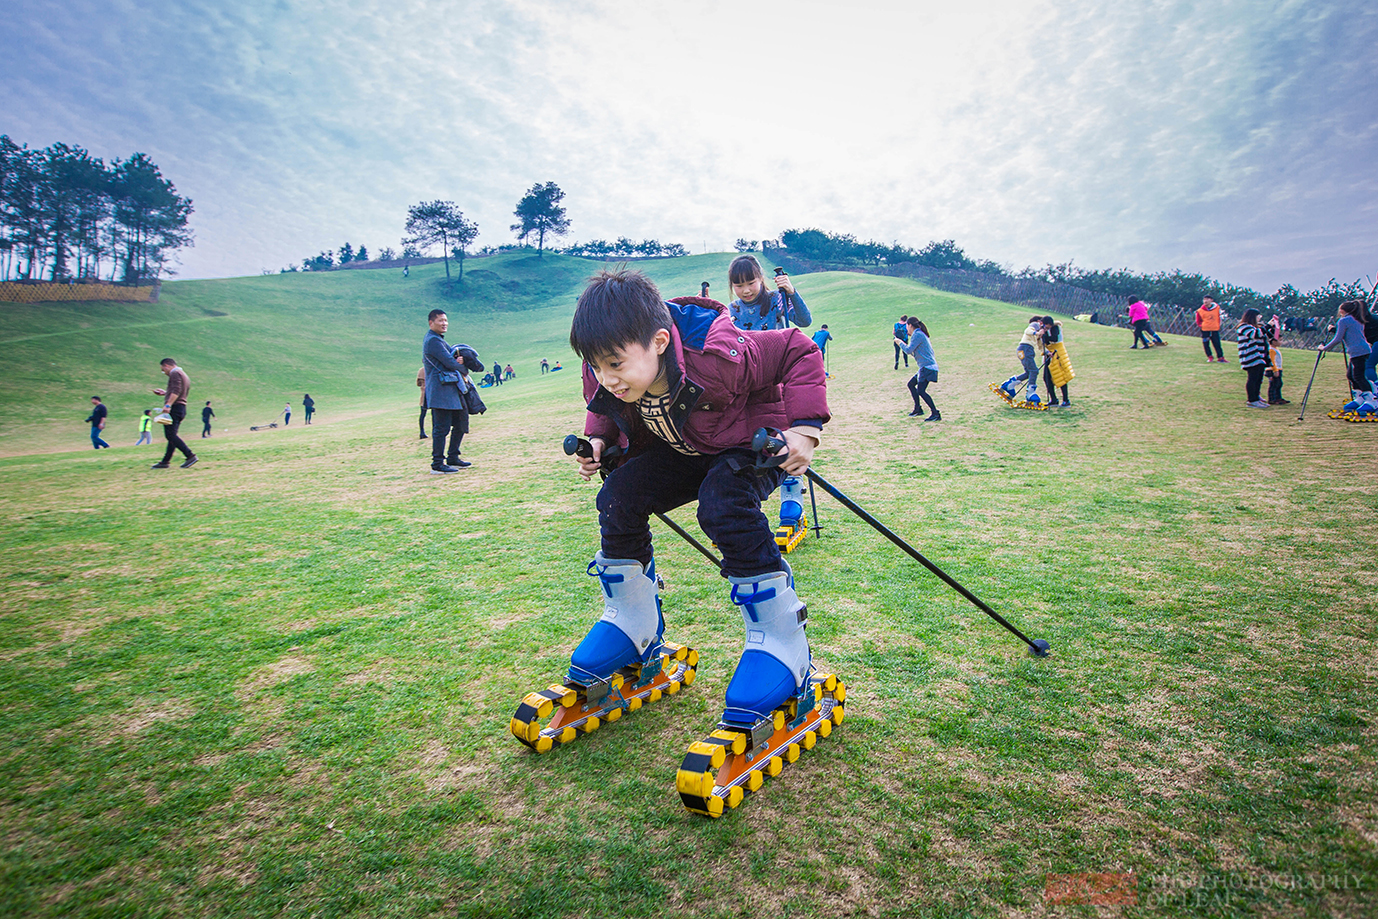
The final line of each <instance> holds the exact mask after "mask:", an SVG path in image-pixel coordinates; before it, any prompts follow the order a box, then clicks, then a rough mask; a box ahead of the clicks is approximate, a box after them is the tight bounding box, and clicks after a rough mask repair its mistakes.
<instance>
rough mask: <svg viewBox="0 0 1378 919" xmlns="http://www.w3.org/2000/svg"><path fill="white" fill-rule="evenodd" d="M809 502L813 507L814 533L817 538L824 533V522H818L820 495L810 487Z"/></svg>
mask: <svg viewBox="0 0 1378 919" xmlns="http://www.w3.org/2000/svg"><path fill="white" fill-rule="evenodd" d="M809 504H810V505H811V506H812V507H813V535H814V538H815V539H817V538H819V537H820V536H822V535H823V524H821V523H819V522H818V497H817V496H816V495H815V494H814V493H813V489H812V488H810V489H809Z"/></svg>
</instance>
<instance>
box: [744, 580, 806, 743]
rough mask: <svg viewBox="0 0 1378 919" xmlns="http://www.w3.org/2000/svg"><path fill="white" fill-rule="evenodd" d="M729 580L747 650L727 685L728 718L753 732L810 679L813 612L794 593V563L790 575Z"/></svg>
mask: <svg viewBox="0 0 1378 919" xmlns="http://www.w3.org/2000/svg"><path fill="white" fill-rule="evenodd" d="M781 563H782V564H784V562H783V560H781ZM728 580H729V581H731V582H732V602H733V603H735V604H737V605H738V606H740V607H741V608H742V621H743V622H744V623H745V625H746V648H745V650H743V651H742V657H741V660H739V661H738V662H737V669H736V670H735V671H734V672H733V674H732V680H731V681H730V682H729V683H728V684H727V707H726V709H725V710H724V711H723V717H722V720H723V724H725V725H733V726H741V727H743V728H750V727H751V726H752V725H754V724H756V723H757V722H759V721H761V720H762V719H768V718H770V717H771V713H772V712H774V711H775V709H776V708H777V707H778V706H780V705H782V704H784V703H785V702H786V701H787V700H788V699H790V698H791V697H792V696H795V695H798V693H799V691H800V689H801V687H803V686H804V683H805V680H806V679H807V678H808V674H809V664H810V661H811V657H810V654H809V640H808V638H807V637H806V636H805V634H804V627H805V625H806V624H807V622H808V608H807V607H806V606H805V605H804V604H803V602H802V601H800V599H799V597H798V595H797V594H795V592H794V576H793V574H792V573H791V572H790V570H789V566H788V565H786V566H785V570H784V571H772V572H770V573H769V574H763V575H757V576H756V577H752V578H728Z"/></svg>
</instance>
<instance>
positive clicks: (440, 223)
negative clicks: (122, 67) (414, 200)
mask: <svg viewBox="0 0 1378 919" xmlns="http://www.w3.org/2000/svg"><path fill="white" fill-rule="evenodd" d="M406 230H407V238H406V239H404V240H402V243H403V245H404V246H411V247H415V249H416V251H418V252H421V251H424V250H426V249H428V248H430V247H431V246H433V245H436V244H437V243H439V244H440V252H441V255H442V256H443V257H444V259H445V277H446V278H449V276H450V249H451V247H452V246H453V247H454V250H455V253H456V255H457V256H458V257H459V259H460V261H459V279H460V280H461V281H462V280H464V259H463V257H462V255H460V253H462V252H463V251H464V250H465V249H467V248H468V247H469V244H470V243H472V242H473V241H474V238H475V237H476V236H478V224H476V223H473V222H472V221H469V220H466V219H465V217H464V213H463V211H461V210H460V209H459V208H457V207H455V203H454V202H453V201H423V202H421V203H420V204H413V205H412V206H411V207H409V208H407V226H406ZM403 254H404V255H405V254H406V253H405V251H404V252H403Z"/></svg>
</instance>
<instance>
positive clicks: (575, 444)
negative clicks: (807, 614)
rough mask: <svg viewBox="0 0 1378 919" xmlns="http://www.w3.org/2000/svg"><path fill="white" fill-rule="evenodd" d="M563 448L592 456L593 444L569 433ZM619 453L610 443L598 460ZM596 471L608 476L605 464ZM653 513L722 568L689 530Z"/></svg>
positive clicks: (620, 453)
mask: <svg viewBox="0 0 1378 919" xmlns="http://www.w3.org/2000/svg"><path fill="white" fill-rule="evenodd" d="M564 448H565V453H566V455H568V456H575V455H578V456H586V457H592V456H593V444H591V443H589V442H588V441H587V440H584V438H582V437H580V436H579V435H578V434H571V435H569V436H568V437H566V438H565V443H564ZM621 455H622V448H621V447H619V446H618V445H617V444H612V445H611V446H608V447H606V448H605V449H604V450H603V455H602V456H601V457H600V460H601V461H602V462H603V463H607V462H608V461H609V460H614V459H617V458H618V457H619V456H621ZM598 471H599V474H600V475H602V477H603V478H605V479H606V478H607V477H608V468H607V466H601V467H600V468H599V470H598ZM655 515H656V516H657V517H659V518H660V522H661V523H663V524H665V525H666V526H667V527H669V528H670V529H672V530H674V531H675V532H676V533H678V534H679V535H680V537H681V538H683V540H684V541H685V542H687V543H688V544H689V545H691V546H693V547H694V548H695V549H698V550H699V551H700V552H701V553H703V557H704V558H706V559H708V560H709V561H710V562H712V563H713V564H714V565H715V566H716V567H717V568H719V569H721V568H722V561H721V560H719V558H718V557H717V556H716V555H714V554H713V553H712V552H709V551H708V550H707V549H705V548H704V547H703V543H701V542H699V541H698V540H697V539H695V538H694V537H693V536H691V535H689V531H687V530H686V529H684V527H682V526H680V525H679V524H678V523H675V522H674V521H673V520H671V519H670V518H669V517H667V516H665V515H664V514H662V513H661V512H660V511H656V512H655Z"/></svg>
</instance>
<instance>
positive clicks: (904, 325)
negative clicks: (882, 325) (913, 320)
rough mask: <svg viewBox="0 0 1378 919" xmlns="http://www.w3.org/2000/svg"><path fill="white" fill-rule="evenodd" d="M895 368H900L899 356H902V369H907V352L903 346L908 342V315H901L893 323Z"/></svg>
mask: <svg viewBox="0 0 1378 919" xmlns="http://www.w3.org/2000/svg"><path fill="white" fill-rule="evenodd" d="M893 331H894V339H895V369H896V370H899V369H900V356H901V355H903V357H904V369H905V370H908V369H909V353H908V352H907V351H905V350H904V346H905V345H907V344H909V317H908V316H901V317H900V319H899V322H897V323H895V328H894V330H893Z"/></svg>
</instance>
